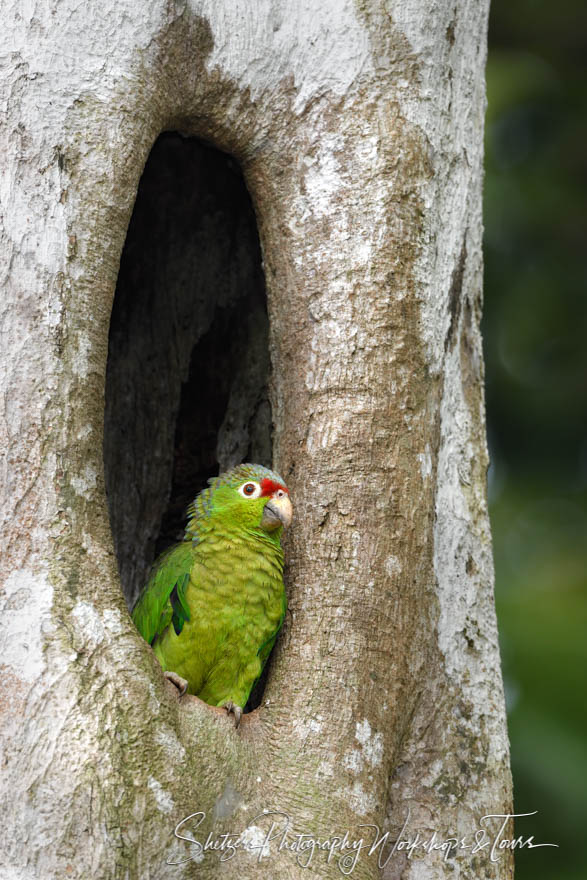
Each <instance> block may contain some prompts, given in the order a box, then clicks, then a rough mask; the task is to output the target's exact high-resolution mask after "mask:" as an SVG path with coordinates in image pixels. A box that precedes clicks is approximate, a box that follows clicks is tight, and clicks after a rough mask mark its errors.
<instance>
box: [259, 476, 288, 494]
mask: <svg viewBox="0 0 587 880" xmlns="http://www.w3.org/2000/svg"><path fill="white" fill-rule="evenodd" d="M278 489H282V490H283V491H284V492H286V493H287V494H288V495H289V489H286V488H285V486H282V485H281V483H276V482H275V481H274V480H270V479H269V477H265V479H264V480H261V497H263V496H264V495H273V493H274V492H277V490H278Z"/></svg>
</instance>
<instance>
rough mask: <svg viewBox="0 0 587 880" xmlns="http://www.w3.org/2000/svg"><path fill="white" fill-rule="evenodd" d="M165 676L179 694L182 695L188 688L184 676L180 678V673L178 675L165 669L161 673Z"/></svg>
mask: <svg viewBox="0 0 587 880" xmlns="http://www.w3.org/2000/svg"><path fill="white" fill-rule="evenodd" d="M163 675H164V676H165V678H166V679H167V680H168V681H170V682H171V683H172V684H174V685H175V687H176V688H177V689H178V691H179V696H180V697H183V695H184V694H185V692H186V691H187V689H188V682H187V681H186V680H185V678H182V677H181V675H178V674H177V672H168V671H167V670H166V671H165V672H164V673H163Z"/></svg>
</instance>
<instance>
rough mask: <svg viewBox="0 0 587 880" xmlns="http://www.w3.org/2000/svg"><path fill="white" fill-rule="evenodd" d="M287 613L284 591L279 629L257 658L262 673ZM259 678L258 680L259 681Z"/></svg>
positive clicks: (264, 644)
mask: <svg viewBox="0 0 587 880" xmlns="http://www.w3.org/2000/svg"><path fill="white" fill-rule="evenodd" d="M286 613H287V596H286V595H285V590H284V591H283V597H282V611H281V617H280V618H279V623H278V624H277V629H276V630H275V632H274V633H272V634H271V635H270V636H269V638H268V639H265V641H264V642H263V644H262V645H261V647H260V648H259V650H258V651H257V656H258V657H259V658H260V660H261V672H263V669H264V668H265V664H266V663H267V659H268V657H269V654H270V653H271V651H272V650H273V645H274V644H275V640H276V638H277V636H278V635H279V631H280V629H281V627H282V626H283V621H284V620H285V615H286ZM260 677H261V673H259V678H260ZM259 678H257V681H258V680H259ZM253 687H254V685H253ZM251 690H252V688H251Z"/></svg>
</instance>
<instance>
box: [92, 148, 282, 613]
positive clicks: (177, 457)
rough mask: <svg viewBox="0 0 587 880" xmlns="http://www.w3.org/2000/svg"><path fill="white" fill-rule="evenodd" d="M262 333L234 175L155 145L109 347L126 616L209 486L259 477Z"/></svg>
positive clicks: (266, 457) (263, 409) (201, 154)
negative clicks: (239, 472) (254, 467)
mask: <svg viewBox="0 0 587 880" xmlns="http://www.w3.org/2000/svg"><path fill="white" fill-rule="evenodd" d="M268 330H269V325H268V318H267V307H266V296H265V281H264V275H263V267H262V260H261V248H260V244H259V235H258V231H257V224H256V219H255V214H254V210H253V206H252V204H251V199H250V196H249V194H248V192H247V188H246V185H245V182H244V179H243V175H242V173H241V170H240V168H239V166H238V164H237V163H236V161H235V160H234V159H233V158H232V157H231V156H229V155H227V154H225V153H222V152H221V151H219V150H217V149H214V148H212V147H210V146H209V145H207V144H204V143H202V142H201V141H198V140H196V139H195V138H186V137H182V136H181V135H179V134H177V133H171V132H166V133H164V134H162V135H161V136H160V137H159V138H158V139H157V141H156V142H155V144H154V146H153V148H152V150H151V153H150V155H149V158H148V160H147V163H146V166H145V169H144V172H143V175H142V177H141V181H140V184H139V188H138V192H137V197H136V202H135V206H134V210H133V214H132V218H131V221H130V224H129V228H128V233H127V237H126V242H125V245H124V249H123V252H122V256H121V261H120V271H119V275H118V282H117V287H116V294H115V298H114V304H113V309H112V316H111V323H110V335H109V343H108V365H107V374H106V408H105V424H104V466H105V479H106V493H107V499H108V508H109V513H110V522H111V527H112V534H113V538H114V546H115V550H116V555H117V559H118V566H119V570H120V577H121V583H122V587H123V591H124V595H125V598H126V601H127V603H128V606H129V608H131V607H132V605H133V604H134V601H135V599H136V597H137V595H138V593H139V591H140V589H141V587H142V586H143V584H144V582H145V579H146V576H147V574H148V571H149V568H150V566H151V564H152V563H153V561H154V559H155V558H156V556H157V555H158V554H159V553H161V552H162V551H163V550H165V549H166V547H168V546H170V545H171V544H173V543H174V542H175V541H177V540H179V539H181V537H182V535H183V527H184V524H185V510H186V508H187V506H188V504H189V502H190V501H191V500H192V499H193V497H194V496H195V495H196V494H197V492H199V491H200V489H202V488H203V487H204V486H205V485H206V482H207V480H208V478H209V477H211V476H215V475H217V474H218V473H220V472H221V471H223V470H226V468H228V467H232V466H233V465H234V464H237V463H239V462H241V461H244V460H249V461H255V462H258V463H260V464H265V465H267V466H269V467H270V466H271V459H272V449H271V428H272V422H271V407H270V403H269V397H268V391H267V385H268V380H269V369H270V363H269V343H268Z"/></svg>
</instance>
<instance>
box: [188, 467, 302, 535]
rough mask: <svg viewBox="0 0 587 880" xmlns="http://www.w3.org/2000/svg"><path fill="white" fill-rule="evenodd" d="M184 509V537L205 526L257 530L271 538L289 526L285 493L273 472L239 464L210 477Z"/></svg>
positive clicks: (288, 502) (290, 507)
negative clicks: (185, 520) (219, 524)
mask: <svg viewBox="0 0 587 880" xmlns="http://www.w3.org/2000/svg"><path fill="white" fill-rule="evenodd" d="M208 483H209V487H208V488H207V489H204V490H203V491H202V492H200V494H199V495H198V496H197V497H196V499H195V501H194V503H193V504H191V505H190V507H189V508H188V525H187V529H186V537H190V536H193V537H196V536H197V535H198V534H199V533H201V530H202V527H203V526H204V525H205V523H208V525H213V524H214V523H222V525H223V526H224V527H229V528H234V529H247V530H250V529H261V530H263V531H264V532H267V533H270V534H273V535H275V536H276V537H277V536H278V535H279V534H281V529H284V528H287V527H288V526H289V524H290V523H291V519H292V514H293V509H292V506H291V501H290V499H289V490H288V488H287V486H286V485H285V483H284V481H283V480H282V479H281V477H280V476H279V474H276V473H275V471H270V470H269V468H266V467H263V466H262V465H260V464H239V465H237V467H235V468H232V469H231V470H229V471H226V473H224V474H220V476H219V477H213V478H212V479H211V480H209V481H208Z"/></svg>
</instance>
